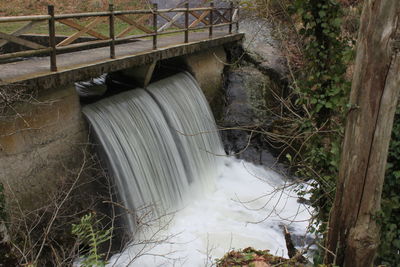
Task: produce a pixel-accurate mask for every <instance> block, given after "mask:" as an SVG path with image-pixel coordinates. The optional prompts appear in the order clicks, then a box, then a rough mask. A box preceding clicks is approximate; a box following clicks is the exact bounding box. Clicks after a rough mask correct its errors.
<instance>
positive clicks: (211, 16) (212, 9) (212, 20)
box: [208, 2, 214, 38]
mask: <svg viewBox="0 0 400 267" xmlns="http://www.w3.org/2000/svg"><path fill="white" fill-rule="evenodd" d="M213 25H214V2H211V3H210V28H209V33H208V36H209V37H210V38H212V36H213Z"/></svg>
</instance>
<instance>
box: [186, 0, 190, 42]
mask: <svg viewBox="0 0 400 267" xmlns="http://www.w3.org/2000/svg"><path fill="white" fill-rule="evenodd" d="M185 8H186V10H185V43H188V42H189V3H186V4H185Z"/></svg>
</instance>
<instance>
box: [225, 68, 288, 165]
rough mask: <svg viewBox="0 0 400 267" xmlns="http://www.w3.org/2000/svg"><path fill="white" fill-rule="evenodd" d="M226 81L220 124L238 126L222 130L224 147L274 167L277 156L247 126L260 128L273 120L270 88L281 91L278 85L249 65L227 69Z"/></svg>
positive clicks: (263, 140)
mask: <svg viewBox="0 0 400 267" xmlns="http://www.w3.org/2000/svg"><path fill="white" fill-rule="evenodd" d="M226 85H227V88H226V102H227V104H226V106H225V108H224V116H223V119H222V121H221V122H220V124H221V125H222V126H223V127H226V128H239V129H232V130H226V131H222V138H223V141H224V146H225V150H226V151H227V152H228V153H231V154H232V153H235V154H236V153H238V154H237V155H236V156H237V157H238V158H241V159H245V160H247V161H250V162H253V163H255V164H257V165H264V166H267V167H276V160H275V159H274V157H273V156H272V155H271V153H269V151H268V150H267V149H268V143H267V142H266V140H265V138H264V136H263V135H262V134H259V133H258V134H255V133H253V134H252V133H251V131H250V130H246V129H257V130H262V129H266V128H267V127H268V125H269V124H270V123H271V121H272V116H271V113H270V112H269V109H273V108H274V107H276V101H275V99H274V96H273V94H272V92H275V93H276V94H278V95H280V94H282V92H280V89H279V88H280V87H279V86H278V85H277V84H276V83H275V82H274V81H273V80H272V79H271V78H269V77H268V76H267V75H265V74H263V73H262V72H261V71H260V70H258V69H257V68H256V67H254V66H251V65H249V66H244V67H241V68H237V69H234V70H232V71H230V72H229V73H227V81H226ZM241 128H243V129H241ZM249 139H251V140H249ZM279 169H281V168H279Z"/></svg>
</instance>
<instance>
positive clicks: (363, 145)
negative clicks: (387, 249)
mask: <svg viewBox="0 0 400 267" xmlns="http://www.w3.org/2000/svg"><path fill="white" fill-rule="evenodd" d="M399 20H400V1H399V0H366V1H365V3H364V9H363V13H362V16H361V23H360V31H359V36H358V43H357V58H356V67H355V72H354V77H353V85H352V90H351V95H350V103H351V105H352V108H351V109H350V111H349V114H348V117H347V122H346V131H345V138H344V143H343V152H342V156H341V164H340V170H339V178H338V183H337V189H336V197H335V202H334V205H333V208H332V211H331V215H330V220H329V229H328V236H327V250H328V251H329V252H327V253H326V256H325V261H326V263H335V264H337V265H339V266H342V267H369V266H372V265H373V262H374V259H375V253H376V250H377V247H378V245H379V226H378V225H377V223H376V221H375V220H374V215H375V214H376V212H377V211H379V209H380V201H381V193H382V185H383V181H384V175H385V166H386V160H387V154H388V148H389V141H390V137H391V131H392V126H393V118H394V114H395V110H396V104H397V99H398V96H399V91H400V55H399V51H398V48H396V45H395V43H396V42H395V40H396V38H398V37H399V23H400V22H399ZM396 34H397V37H396ZM333 254H334V255H333Z"/></svg>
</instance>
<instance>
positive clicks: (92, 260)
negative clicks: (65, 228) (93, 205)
mask: <svg viewBox="0 0 400 267" xmlns="http://www.w3.org/2000/svg"><path fill="white" fill-rule="evenodd" d="M99 225H100V223H99V221H96V220H95V214H94V213H89V214H86V215H84V216H83V217H82V218H81V221H80V223H79V224H73V225H72V233H73V234H74V235H76V236H77V237H78V238H79V240H80V242H81V244H83V245H86V246H88V247H89V251H88V253H87V254H86V255H85V256H84V258H83V262H82V266H84V267H92V266H98V267H101V266H105V265H106V262H105V261H104V260H103V257H104V255H103V254H102V253H100V252H99V246H100V245H101V244H102V243H104V242H106V241H108V240H110V238H111V232H112V229H107V230H99V229H98V228H99Z"/></svg>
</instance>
